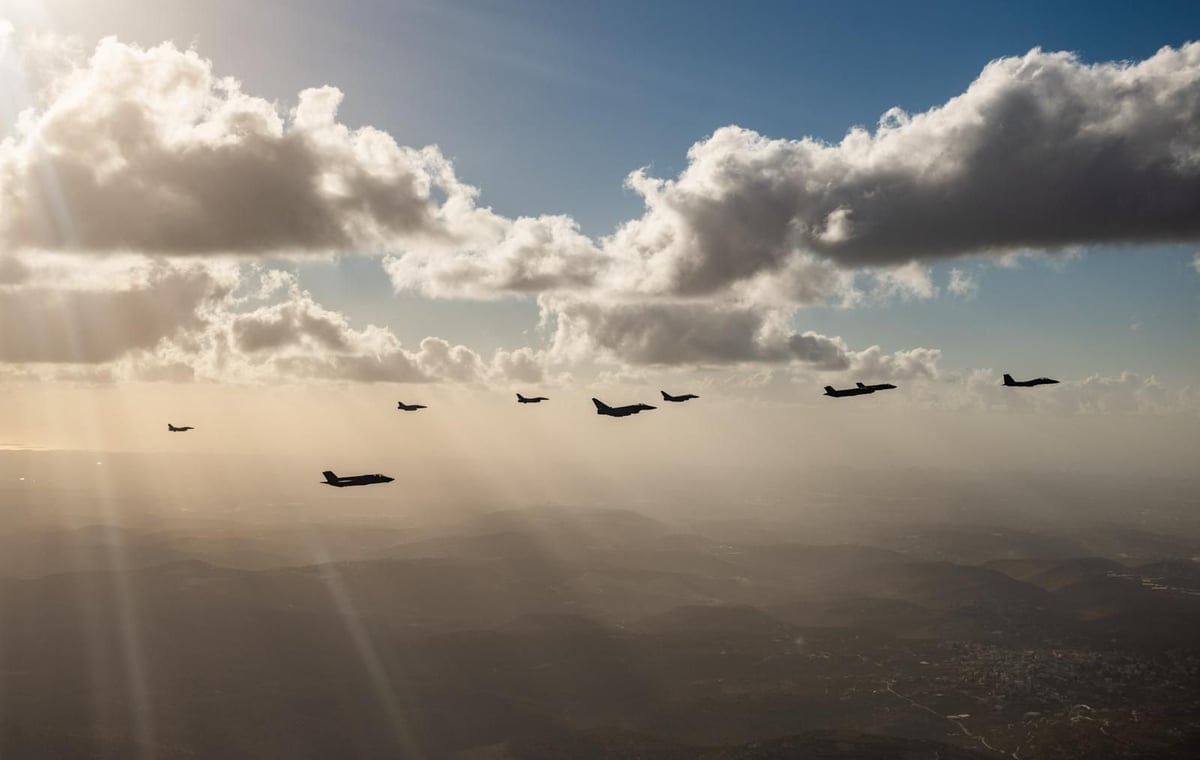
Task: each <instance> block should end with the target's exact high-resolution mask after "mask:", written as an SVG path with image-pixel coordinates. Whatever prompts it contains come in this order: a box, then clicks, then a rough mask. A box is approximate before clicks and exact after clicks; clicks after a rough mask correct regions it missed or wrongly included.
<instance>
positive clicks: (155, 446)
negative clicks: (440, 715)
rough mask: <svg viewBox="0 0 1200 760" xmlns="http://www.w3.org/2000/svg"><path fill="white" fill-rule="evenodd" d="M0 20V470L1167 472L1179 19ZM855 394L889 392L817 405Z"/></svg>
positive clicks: (1186, 19)
mask: <svg viewBox="0 0 1200 760" xmlns="http://www.w3.org/2000/svg"><path fill="white" fill-rule="evenodd" d="M0 19H6V21H0V140H2V142H0V195H2V196H3V200H2V201H0V405H3V406H4V408H5V414H4V419H5V422H4V423H2V424H0V446H3V447H7V448H9V449H22V448H24V449H31V450H32V449H39V448H41V449H47V448H48V449H88V450H124V451H142V452H160V451H162V450H164V447H167V449H166V450H169V451H175V450H177V451H179V452H182V453H188V452H190V453H197V452H206V451H207V452H214V453H215V452H230V451H240V452H250V451H261V450H262V447H264V446H268V447H269V446H277V447H278V448H279V450H280V451H286V452H287V456H288V457H292V458H293V459H294V460H295V461H300V459H303V460H304V462H305V466H307V464H308V458H310V457H311V458H312V459H313V461H314V462H315V461H317V460H322V459H323V460H324V461H327V460H328V459H329V458H339V459H340V461H341V464H339V466H342V465H344V466H345V467H348V468H350V469H354V468H356V467H359V468H361V469H364V470H370V471H375V470H381V469H385V468H389V467H390V468H392V469H396V467H397V464H396V463H395V462H394V460H392V459H389V458H388V457H387V456H384V455H382V454H381V453H380V450H381V448H387V447H390V448H391V449H392V450H393V451H395V452H396V453H397V455H399V456H402V457H407V458H408V461H409V462H410V463H411V462H413V461H414V458H415V459H417V460H421V458H422V457H425V458H426V459H427V462H428V463H429V464H428V467H430V468H432V470H433V471H435V472H437V473H444V472H445V471H446V470H447V468H448V467H450V465H447V464H446V462H454V461H455V460H456V459H457V460H461V461H469V462H471V463H472V464H471V465H470V468H474V469H472V471H473V472H475V471H481V468H482V469H483V470H486V469H487V468H489V467H491V468H495V467H497V466H498V465H497V463H500V462H504V463H507V464H506V466H509V467H514V468H519V467H521V465H520V464H519V460H520V457H518V456H517V454H516V453H515V452H519V453H523V454H534V455H536V456H538V457H542V458H543V460H542V461H548V462H550V463H552V464H553V465H554V466H556V467H562V468H566V469H564V470H563V471H564V472H566V471H570V472H574V473H576V474H577V476H575V477H573V478H565V479H564V482H567V483H568V485H564V486H562V487H558V486H555V488H551V489H549V490H547V488H546V487H544V486H546V483H545V482H542V481H539V480H538V478H539V476H538V475H537V473H536V470H535V471H531V472H530V473H528V474H527V476H525V477H522V478H521V479H520V480H519V485H512V486H511V490H512V491H513V493H512V494H510V496H511V498H513V499H520V498H522V495H523V494H528V495H529V498H551V497H553V498H556V499H569V498H571V497H572V495H574V496H579V495H580V494H581V493H583V492H584V491H585V490H586V491H587V492H588V493H593V492H595V490H596V487H594V484H593V485H591V486H586V487H585V486H583V485H576V486H571V485H570V483H576V484H582V483H585V482H591V481H589V479H588V477H585V476H584V475H582V474H579V473H583V472H585V471H592V472H603V473H608V474H605V475H604V477H603V478H601V481H602V482H604V483H606V484H608V486H606V487H607V488H612V487H613V486H612V484H613V483H614V482H615V481H616V480H617V478H615V477H613V476H612V475H611V472H612V471H613V469H614V468H616V469H620V468H634V469H636V468H637V467H639V466H641V465H639V464H637V463H639V462H646V461H655V457H661V456H662V451H663V449H664V448H668V449H669V448H675V449H682V451H681V452H680V453H678V454H677V455H676V456H677V459H675V460H673V461H674V462H675V463H676V464H677V463H678V461H679V459H678V457H682V458H686V460H687V461H689V462H692V463H694V464H695V466H697V467H701V468H703V467H715V466H717V465H719V464H724V463H727V462H729V461H742V460H743V459H744V460H745V461H744V465H745V466H744V468H743V469H742V470H741V471H740V472H741V473H742V474H741V475H738V476H737V477H743V478H750V477H754V476H752V475H750V474H747V473H749V472H750V471H751V470H753V469H755V468H761V467H768V466H769V467H773V468H775V469H776V470H779V471H786V470H787V469H788V467H789V466H790V463H791V462H792V461H793V460H794V459H795V458H800V459H803V460H805V461H808V462H810V463H825V464H829V465H830V466H832V465H834V464H836V463H838V462H843V463H844V462H845V461H847V459H849V460H851V461H861V460H862V458H863V457H862V456H861V455H862V453H864V452H869V455H868V456H867V457H866V459H868V460H869V461H870V462H871V463H872V466H873V467H876V468H878V467H881V466H889V467H895V468H900V467H918V468H920V467H943V466H953V467H959V468H968V469H970V468H972V467H978V466H980V464H981V463H989V464H996V465H997V466H1012V467H1018V468H1026V469H1028V468H1045V469H1049V470H1054V471H1062V470H1066V471H1074V470H1081V471H1082V470H1087V471H1090V472H1111V470H1112V467H1113V466H1114V465H1116V464H1117V463H1120V464H1122V465H1124V466H1127V467H1130V468H1131V471H1136V472H1137V473H1139V474H1147V473H1157V474H1163V473H1166V474H1180V475H1183V474H1187V473H1188V472H1189V471H1190V467H1189V465H1188V462H1187V457H1186V456H1185V455H1184V454H1183V453H1182V452H1186V451H1188V450H1189V447H1191V448H1193V449H1194V447H1195V445H1196V444H1197V443H1200V427H1198V425H1197V422H1198V420H1200V415H1198V413H1200V44H1197V43H1195V42H1193V38H1194V37H1195V34H1194V31H1192V30H1195V29H1200V8H1198V7H1197V6H1196V5H1195V4H1194V3H1167V2H1163V3H1154V4H1149V5H1147V6H1144V7H1142V6H1139V7H1136V8H1134V7H1132V6H1130V5H1128V4H1125V3H1096V2H1089V3H1055V4H1053V5H1048V4H1044V3H1032V2H1030V3H1024V2H1008V3H998V2H997V3H989V2H984V3H972V4H965V3H953V2H948V3H935V2H930V3H919V4H894V3H892V4H884V3H854V2H850V3H836V4H835V3H799V2H793V3H770V2H762V3H755V4H753V6H751V7H743V6H737V5H731V4H728V3H716V2H687V3H671V2H658V3H634V2H604V3H554V2H515V1H514V2H505V3H499V2H436V3H435V2H416V1H409V0H400V1H399V2H383V1H382V0H378V1H377V0H356V1H355V2H336V3H335V2H324V1H321V0H293V1H291V2H283V0H263V2H257V3H243V2H232V1H231V0H214V1H213V2H206V3H195V2H184V1H182V0H161V1H160V2H156V3H154V4H153V10H152V11H151V10H149V9H148V7H147V4H146V3H140V2H133V0H110V1H109V2H103V1H97V0H87V1H85V0H0ZM1189 31H1192V33H1191V34H1189ZM1004 372H1010V373H1012V374H1014V375H1016V376H1018V377H1033V376H1042V375H1048V376H1052V377H1055V378H1057V379H1060V380H1062V381H1063V382H1062V383H1061V384H1060V385H1058V386H1047V387H1043V388H1037V389H1029V390H1028V391H1026V390H1021V391H1016V392H1014V391H1011V390H1006V389H1004V388H1002V387H999V382H1000V376H1001V374H1002V373H1004ZM857 381H864V382H892V383H894V384H896V385H898V386H900V387H899V388H898V390H897V391H895V392H894V393H893V394H891V395H890V396H888V397H886V398H884V397H883V396H881V395H880V396H871V397H864V398H860V399H849V400H838V401H833V400H830V399H825V398H823V397H822V396H821V388H822V386H824V385H835V386H838V387H841V386H844V385H852V384H853V383H854V382H857ZM662 388H665V389H667V390H669V391H671V392H675V393H682V392H695V393H699V394H700V395H701V399H700V400H699V401H696V402H690V403H689V404H687V405H684V406H674V405H671V407H672V408H669V409H667V408H663V409H659V410H655V411H652V412H649V413H646V414H643V415H639V416H638V417H635V418H626V419H622V420H600V422H603V423H613V424H614V425H616V426H621V427H613V426H608V427H603V428H598V427H597V426H596V423H597V420H596V419H595V416H594V415H593V414H592V410H591V405H590V403H589V401H588V398H589V397H590V396H597V395H599V396H602V397H604V398H605V399H607V400H609V401H610V402H612V403H626V402H634V401H642V402H650V403H654V401H655V400H656V399H657V398H658V397H659V396H658V391H659V390H660V389H662ZM515 391H521V392H525V393H543V394H544V395H547V396H550V397H551V402H550V403H549V404H547V405H543V406H542V407H538V408H532V407H531V408H524V407H522V408H517V407H516V406H515V404H513V405H512V406H513V408H512V409H509V408H508V407H507V405H509V404H511V403H512V393H513V392H515ZM397 399H399V400H404V401H408V402H414V401H416V402H426V401H428V402H430V403H429V405H430V409H429V410H426V411H424V412H421V413H419V414H421V415H423V417H422V418H420V419H416V418H415V417H414V416H411V415H410V416H406V417H405V418H404V419H403V420H399V419H397V418H395V417H393V416H391V415H392V414H393V412H392V409H393V407H394V402H395V401H396V400H397ZM850 403H853V404H856V405H857V406H855V407H851V408H850V409H847V408H846V405H848V404H850ZM832 405H836V406H832ZM697 406H698V407H700V408H699V409H697V408H696V407H697ZM518 412H520V414H521V415H524V416H514V415H516V414H517V413H518ZM530 414H537V415H541V416H540V417H539V418H537V421H536V422H535V421H533V420H530V419H529V417H530ZM372 415H377V417H372ZM668 415H670V416H671V417H673V419H671V420H670V422H669V423H667V422H665V421H663V420H662V418H664V417H667V416H668ZM685 415H690V416H687V417H685ZM429 418H433V419H429ZM168 419H169V420H170V421H172V422H174V423H175V424H184V423H187V424H194V425H196V427H197V431H195V433H196V435H194V436H193V437H192V438H189V439H187V442H186V443H182V442H179V441H177V440H175V439H177V438H178V436H174V437H173V438H172V439H169V441H164V440H163V435H165V434H160V432H159V431H160V430H161V428H162V425H161V423H162V422H166V421H167V420H168ZM358 419H367V420H369V422H364V423H362V424H361V426H360V424H359V423H358V422H357V420H358ZM1048 420H1049V421H1048ZM400 425H404V426H407V427H398V426H400ZM418 426H419V427H418ZM1043 426H1044V427H1043ZM364 430H369V431H371V432H370V433H369V435H368V434H366V433H363V432H362V431H364ZM1048 430H1053V431H1054V432H1053V433H1049V432H1047V431H1048ZM151 431H154V432H153V433H151ZM418 431H419V432H418ZM635 431H636V432H635ZM189 435H191V434H189ZM1135 435H1136V436H1137V437H1138V440H1139V445H1138V446H1137V447H1136V448H1135V449H1134V450H1133V451H1129V446H1128V443H1129V441H1130V439H1131V438H1132V437H1133V436H1135ZM280 436H284V437H286V442H284V443H280V442H279V438H280ZM1038 436H1041V439H1040V443H1038V444H1037V445H1033V446H1032V447H1031V445H1030V443H1029V442H1030V440H1031V439H1036V438H1037V437H1038ZM514 438H516V439H517V440H518V441H520V442H521V444H522V445H520V446H516V447H514V446H513V439H514ZM298 441H299V442H302V443H297V442H298ZM1049 441H1053V442H1054V444H1055V445H1054V446H1050V445H1049V443H1048V442H1049ZM315 442H319V444H318V446H317V448H318V450H317V451H314V449H313V445H312V444H313V443H315ZM592 442H596V449H594V450H589V446H588V445H589V444H591V443H592ZM731 447H736V449H737V452H736V454H734V453H732V452H731ZM898 450H903V454H902V455H901V454H899V453H898ZM1031 451H1032V452H1034V453H1033V454H1032V455H1031V454H1030V452H1031ZM1068 451H1073V452H1076V453H1075V454H1068V453H1065V452H1068ZM327 452H328V453H327ZM333 452H341V453H340V454H339V455H338V456H337V457H334V456H333ZM1078 452H1087V453H1088V456H1082V457H1080V456H1078ZM1093 454H1094V456H1092V455H1093ZM514 457H515V458H514ZM589 457H590V458H591V459H592V460H593V461H592V464H591V465H584V464H579V462H580V461H581V460H587V459H588V458H589ZM421 461H426V460H421ZM659 461H661V460H659ZM881 462H885V463H886V462H890V463H891V464H886V465H884V464H881ZM360 463H361V464H360ZM571 468H574V469H571ZM589 468H590V470H589ZM465 469H466V466H460V467H459V468H458V471H460V472H462V471H464V470H465ZM504 471H505V470H504V468H503V467H501V468H500V472H501V473H503V472H504ZM628 471H633V470H628ZM673 477H678V478H682V479H684V480H686V479H687V477H688V476H687V475H686V474H678V475H676V476H673ZM735 479H736V478H735ZM503 480H504V479H503V477H502V476H495V477H493V476H489V479H487V482H488V483H490V484H492V485H489V486H488V487H487V488H484V489H483V490H482V491H481V493H485V494H486V493H488V492H489V489H490V492H497V490H498V489H502V488H504V487H507V486H503V485H500V484H501V483H503ZM514 482H517V481H514ZM597 482H599V481H597ZM510 485H511V484H510ZM601 490H603V489H601ZM614 493H615V492H614ZM536 494H540V496H535V495H536ZM627 495H628V494H627ZM664 498H666V497H664Z"/></svg>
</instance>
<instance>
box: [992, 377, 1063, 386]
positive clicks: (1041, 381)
mask: <svg viewBox="0 0 1200 760" xmlns="http://www.w3.org/2000/svg"><path fill="white" fill-rule="evenodd" d="M1057 384H1058V381H1057V380H1051V379H1050V378H1048V377H1035V378H1033V379H1032V380H1013V377H1012V375H1008V374H1006V375H1005V376H1004V385H1005V386H1007V387H1009V388H1032V387H1033V386H1035V385H1057Z"/></svg>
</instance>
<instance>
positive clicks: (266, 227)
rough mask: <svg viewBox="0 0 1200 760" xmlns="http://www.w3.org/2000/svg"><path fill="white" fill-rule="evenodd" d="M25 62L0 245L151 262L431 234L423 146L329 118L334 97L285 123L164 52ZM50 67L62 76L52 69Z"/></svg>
mask: <svg viewBox="0 0 1200 760" xmlns="http://www.w3.org/2000/svg"><path fill="white" fill-rule="evenodd" d="M45 48H46V46H43V47H42V50H41V54H39V55H31V56H29V57H27V68H28V69H30V70H29V72H28V73H29V77H30V79H31V80H34V81H42V82H43V84H42V86H41V88H40V89H39V91H38V93H37V102H38V105H36V106H35V107H33V108H32V109H30V110H27V111H25V112H23V113H22V114H21V115H20V117H19V119H18V121H17V124H16V126H15V130H14V134H13V135H12V136H11V137H9V138H7V139H5V140H4V141H3V142H2V143H0V188H3V190H2V195H3V211H0V240H2V241H3V243H4V244H5V245H6V247H9V248H32V249H51V250H72V251H114V250H129V251H142V252H149V253H154V254H193V253H207V252H230V253H256V252H270V251H323V250H330V249H344V248H353V247H364V246H365V247H370V246H380V245H388V244H391V243H392V242H393V241H395V240H398V239H402V238H407V237H415V238H419V237H422V236H428V237H435V238H436V237H446V236H448V235H449V234H450V233H449V232H448V231H447V228H446V224H445V222H444V220H442V219H440V218H439V216H438V215H439V206H438V204H437V203H435V202H434V201H433V199H432V191H433V189H434V188H440V189H441V191H442V192H443V193H444V194H445V195H447V196H450V195H452V194H453V192H454V191H456V190H458V189H460V188H459V186H458V185H457V184H455V183H453V182H451V183H450V185H449V186H446V185H445V183H443V182H442V181H441V180H442V178H444V177H449V178H451V179H452V172H451V170H450V168H449V164H448V162H447V161H446V160H445V158H444V157H443V156H442V155H441V153H440V152H439V151H438V150H437V149H436V148H432V147H431V148H425V149H421V150H418V149H413V148H407V147H403V146H400V145H398V144H397V143H396V142H395V141H394V140H393V139H392V138H391V137H390V136H389V135H388V134H387V133H385V132H382V131H380V130H377V129H374V128H371V127H363V128H360V129H350V128H348V127H346V126H345V125H343V124H340V123H339V122H338V121H337V109H338V105H339V103H340V101H341V98H342V95H341V93H340V92H339V91H338V90H336V89H335V88H332V87H322V88H317V89H310V90H305V91H303V92H301V93H300V96H299V100H298V103H297V104H296V106H295V108H293V109H292V110H291V111H290V112H288V113H286V114H283V113H281V112H280V111H279V109H278V108H277V107H276V105H275V104H274V103H271V102H269V101H267V100H264V99H262V98H257V97H252V96H250V95H247V94H245V93H243V92H242V90H241V86H240V85H239V83H238V82H237V81H236V80H235V79H232V78H229V77H218V76H217V75H216V74H214V72H213V67H212V64H211V62H210V61H208V60H206V59H204V58H202V57H201V56H200V55H199V54H197V53H196V52H195V51H193V50H179V49H178V48H176V47H175V46H173V45H171V44H170V43H164V44H162V45H158V46H156V47H151V48H141V47H138V46H136V45H128V44H123V43H121V42H118V41H117V40H115V39H111V38H109V39H105V40H102V41H101V42H100V43H99V44H98V45H97V47H96V49H95V51H94V52H93V53H92V54H91V56H90V57H89V58H87V59H86V60H75V59H73V58H72V55H73V54H77V53H75V51H73V50H72V48H71V47H70V46H66V47H64V46H59V47H58V48H55V49H54V52H55V55H50V54H48V53H47V52H46V49H45ZM64 60H65V63H64Z"/></svg>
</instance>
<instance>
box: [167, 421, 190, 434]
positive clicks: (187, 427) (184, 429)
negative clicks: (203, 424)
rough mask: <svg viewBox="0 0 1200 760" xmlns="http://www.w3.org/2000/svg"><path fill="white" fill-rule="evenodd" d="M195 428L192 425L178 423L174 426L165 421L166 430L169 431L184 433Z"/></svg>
mask: <svg viewBox="0 0 1200 760" xmlns="http://www.w3.org/2000/svg"><path fill="white" fill-rule="evenodd" d="M195 429H196V428H194V427H192V426H191V425H180V426H179V427H175V426H174V425H172V424H171V423H169V422H168V423H167V430H168V431H169V432H171V433H186V432H187V431H189V430H195Z"/></svg>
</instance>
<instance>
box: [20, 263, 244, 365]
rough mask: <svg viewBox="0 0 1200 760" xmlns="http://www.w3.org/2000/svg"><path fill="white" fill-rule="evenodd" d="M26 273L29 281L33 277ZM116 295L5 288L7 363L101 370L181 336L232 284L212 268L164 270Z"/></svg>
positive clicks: (197, 323) (158, 269)
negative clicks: (96, 367) (98, 366)
mask: <svg viewBox="0 0 1200 760" xmlns="http://www.w3.org/2000/svg"><path fill="white" fill-rule="evenodd" d="M28 276H29V275H28V273H26V277H28ZM144 277H145V279H144V280H143V281H141V282H135V283H129V284H128V285H126V286H123V287H119V288H117V289H104V290H74V289H64V288H60V287H52V286H48V285H35V286H32V287H19V288H13V287H0V362H8V363H38V362H62V363H75V364H98V363H103V362H109V361H113V360H115V359H118V358H120V357H122V356H124V355H125V354H127V353H129V352H131V351H134V350H137V349H151V348H153V347H155V346H156V345H157V344H159V343H160V342H163V341H166V340H170V339H174V338H180V337H183V336H186V334H187V333H188V332H190V331H192V330H196V329H199V328H201V327H202V326H203V324H204V316H203V311H204V308H205V306H206V305H211V304H212V303H215V302H216V301H219V300H220V299H221V298H222V297H223V296H225V295H226V294H227V293H228V292H229V289H230V283H229V282H227V281H223V280H222V279H221V278H219V277H217V276H215V275H214V273H213V272H212V271H210V270H209V269H208V268H205V267H199V266H196V267H183V268H180V267H168V266H166V265H157V266H153V267H151V268H150V269H148V270H147V271H146V272H145V273H144Z"/></svg>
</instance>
